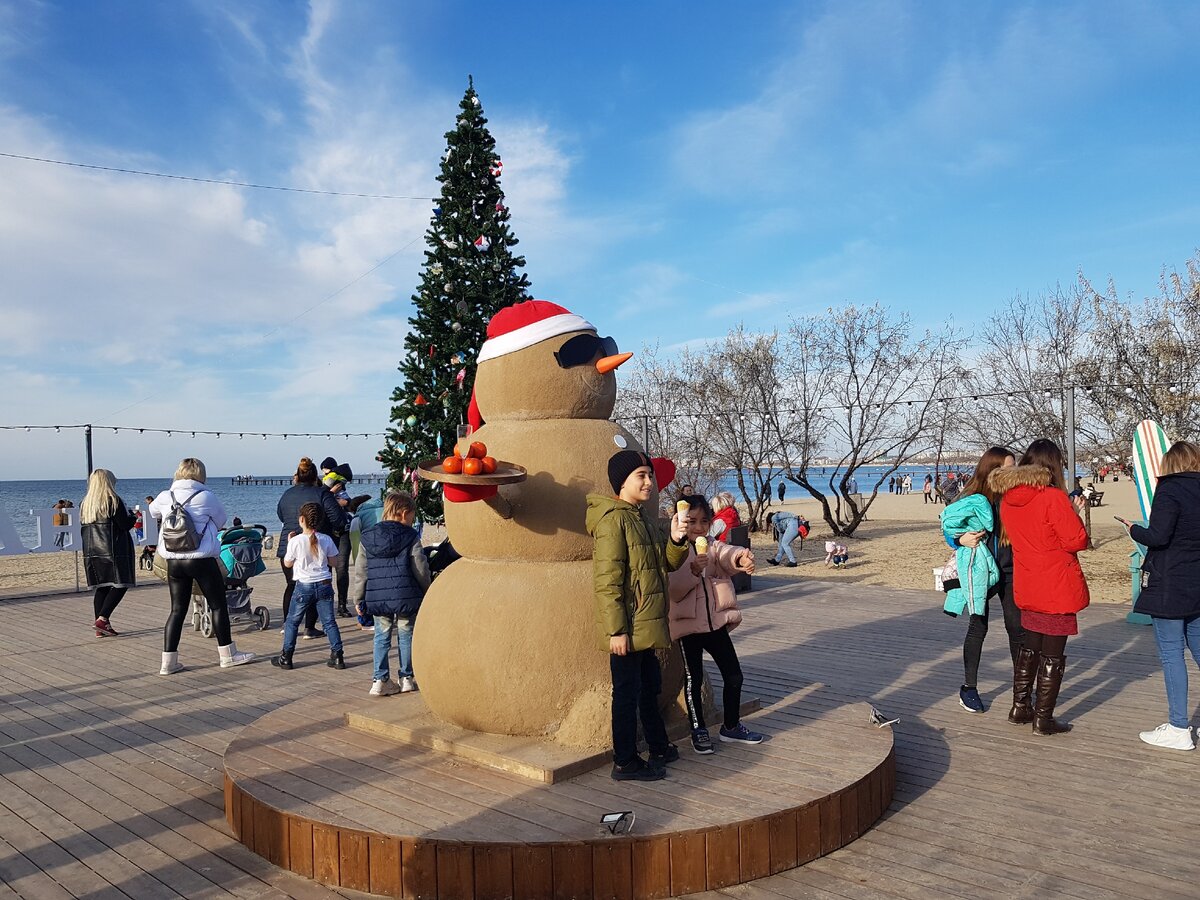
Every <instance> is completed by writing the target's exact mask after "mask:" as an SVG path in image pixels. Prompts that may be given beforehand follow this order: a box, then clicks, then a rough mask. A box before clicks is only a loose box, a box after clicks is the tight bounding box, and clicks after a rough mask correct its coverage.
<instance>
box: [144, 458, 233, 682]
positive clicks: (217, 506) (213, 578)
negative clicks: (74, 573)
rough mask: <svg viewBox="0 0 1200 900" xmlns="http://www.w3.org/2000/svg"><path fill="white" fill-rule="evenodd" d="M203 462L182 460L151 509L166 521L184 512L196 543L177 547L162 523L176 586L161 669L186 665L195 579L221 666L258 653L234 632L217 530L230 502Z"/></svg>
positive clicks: (163, 547) (161, 544)
mask: <svg viewBox="0 0 1200 900" xmlns="http://www.w3.org/2000/svg"><path fill="white" fill-rule="evenodd" d="M207 480H208V475H207V473H206V471H205V468H204V463H202V462H201V461H200V460H198V459H195V458H193V457H188V458H187V459H184V460H181V461H180V463H179V468H177V469H176V470H175V479H174V481H172V482H171V486H170V487H169V488H168V489H167V490H165V491H163V492H162V493H161V494H159V495H158V496H157V497H155V498H154V500H153V502H151V504H150V508H149V512H150V514H151V515H152V516H154V518H155V519H157V520H158V521H159V523H160V525H161V523H162V522H163V521H164V520H168V521H169V520H174V519H175V518H176V516H180V515H181V516H184V517H186V519H187V520H188V521H190V523H191V525H190V529H189V532H190V535H191V536H190V537H189V538H187V539H186V543H191V542H192V538H194V542H195V548H194V549H191V550H187V549H172V548H171V547H170V546H169V543H170V542H169V541H168V540H167V535H164V534H162V530H161V528H160V533H159V539H158V554H159V556H161V557H162V558H163V559H164V560H165V561H166V563H167V587H168V588H169V589H170V592H171V612H170V614H169V615H168V616H167V622H166V624H165V625H164V626H163V655H162V667H161V668H160V669H159V672H158V674H159V675H174V674H175V673H176V672H179V671H182V670H183V665H182V664H181V663H180V662H179V638H180V636H181V635H182V633H183V622H184V620H185V619H186V618H187V614H188V610H189V608H190V606H191V603H192V585H193V584H196V585H199V587H200V590H201V592H202V593H203V594H204V601H205V602H206V603H207V604H208V608H209V611H210V612H211V613H212V620H213V630H214V631H215V632H216V635H217V655H218V657H219V659H220V661H221V668H223V669H226V668H229V667H230V666H240V665H242V664H244V663H248V662H250V660H252V659H254V654H253V653H242V652H239V651H238V648H237V646H236V645H235V644H234V642H233V638H232V637H231V636H230V632H229V608H228V607H227V606H226V605H225V577H224V575H222V574H221V565H220V563H218V562H217V560H218V559H219V558H220V556H221V542H220V540H219V539H218V538H217V532H219V531H220V530H221V529H222V528H224V527H225V522H226V515H225V507H224V506H222V505H221V501H220V500H218V499H217V497H216V495H215V494H214V493H213V492H212V491H210V490H209V489H208V487H207V486H206V485H205V482H206V481H207Z"/></svg>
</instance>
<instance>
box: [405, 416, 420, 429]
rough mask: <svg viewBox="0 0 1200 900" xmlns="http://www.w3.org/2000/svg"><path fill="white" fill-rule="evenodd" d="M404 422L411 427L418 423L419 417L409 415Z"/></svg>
mask: <svg viewBox="0 0 1200 900" xmlns="http://www.w3.org/2000/svg"><path fill="white" fill-rule="evenodd" d="M404 424H405V425H407V426H408V427H409V428H412V427H414V426H415V425H416V424H417V417H416V416H409V417H408V418H407V419H405V420H404Z"/></svg>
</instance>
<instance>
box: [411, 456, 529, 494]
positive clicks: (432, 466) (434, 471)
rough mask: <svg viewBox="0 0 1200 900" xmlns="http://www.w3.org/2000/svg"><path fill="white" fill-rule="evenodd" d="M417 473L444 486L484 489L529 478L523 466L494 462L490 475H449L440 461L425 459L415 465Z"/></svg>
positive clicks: (501, 461) (500, 461)
mask: <svg viewBox="0 0 1200 900" xmlns="http://www.w3.org/2000/svg"><path fill="white" fill-rule="evenodd" d="M417 473H418V474H419V475H420V476H421V477H422V478H426V479H428V480H430V481H441V482H443V483H444V484H464V485H476V486H479V487H484V486H486V485H489V484H516V483H517V482H519V481H524V480H525V479H526V478H528V477H529V473H528V472H527V471H525V468H524V467H523V466H518V465H517V464H516V463H510V462H504V461H503V460H500V459H498V460H496V471H495V472H493V473H492V474H490V475H451V474H450V473H449V472H447V471H446V470H445V469H443V468H442V463H441V460H436V459H427V460H424V461H422V462H419V463H417Z"/></svg>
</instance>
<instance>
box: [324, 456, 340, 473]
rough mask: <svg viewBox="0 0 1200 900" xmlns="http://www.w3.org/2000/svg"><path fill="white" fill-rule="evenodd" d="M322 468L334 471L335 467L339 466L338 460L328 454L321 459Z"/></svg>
mask: <svg viewBox="0 0 1200 900" xmlns="http://www.w3.org/2000/svg"><path fill="white" fill-rule="evenodd" d="M321 468H322V469H328V470H329V471H331V472H332V471H333V470H334V469H336V468H337V460H336V459H334V458H333V457H332V456H327V457H325V458H324V459H323V460H321Z"/></svg>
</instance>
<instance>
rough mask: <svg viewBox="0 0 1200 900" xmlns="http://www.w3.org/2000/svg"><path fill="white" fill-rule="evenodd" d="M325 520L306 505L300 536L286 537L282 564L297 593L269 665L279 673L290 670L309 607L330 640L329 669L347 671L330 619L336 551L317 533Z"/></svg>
mask: <svg viewBox="0 0 1200 900" xmlns="http://www.w3.org/2000/svg"><path fill="white" fill-rule="evenodd" d="M324 516H325V514H324V512H322V510H321V507H320V504H317V503H305V504H304V505H303V506H301V507H300V514H299V516H298V520H299V522H300V528H301V532H302V533H301V534H300V535H296V534H295V533H292V534H289V535H288V543H287V552H286V553H285V554H284V557H283V564H284V565H285V566H287V567H288V568H289V569H292V570H293V571H294V573H295V579H296V591H295V593H294V594H293V595H292V605H291V607H290V608H289V609H288V615H287V619H286V621H285V622H284V624H283V651H282V652H281V653H280V654H279V655H278V656H274V657H272V658H271V665H273V666H276V667H278V668H280V669H291V668H293V666H292V653H293V652H294V651H295V649H296V634H297V632H298V631H299V630H300V623H301V622H303V621H304V614H305V613H306V612H307V611H308V609H309V607H311V606H315V607H316V609H317V615H318V616H319V618H320V619H321V624H322V625H324V626H325V636H326V637H327V638H328V639H329V663H328V665H329V667H330V668H331V669H344V668H346V663H345V660H344V659H343V658H342V634H341V632H340V631H339V630H338V625H337V619H335V618H334V616H333V573H332V571H331V569H332V567H333V566H335V565H336V564H337V558H338V548H337V544H335V543H334V542H333V539H332V538H331V537H329V535H327V534H322V533H321V532H320V531H319V530H318V529H319V528H320V527H321V523H322V522H323V521H324Z"/></svg>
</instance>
